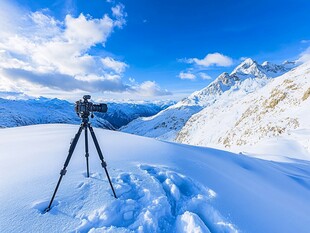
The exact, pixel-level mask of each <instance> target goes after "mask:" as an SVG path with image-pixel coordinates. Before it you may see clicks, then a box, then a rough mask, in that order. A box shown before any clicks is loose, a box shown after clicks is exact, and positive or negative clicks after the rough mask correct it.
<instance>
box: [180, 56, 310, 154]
mask: <svg viewBox="0 0 310 233" xmlns="http://www.w3.org/2000/svg"><path fill="white" fill-rule="evenodd" d="M263 65H264V64H263ZM265 65H267V64H265ZM268 67H270V66H269V65H268ZM234 88H236V87H234ZM236 89H237V88H236ZM238 89H239V91H232V92H226V93H224V94H223V95H222V98H221V99H219V100H218V101H217V102H216V103H215V104H213V105H212V106H209V107H207V108H205V109H203V110H202V111H200V112H199V113H197V114H195V115H193V116H192V117H191V118H190V119H189V120H188V121H187V123H186V124H185V126H184V127H183V128H182V130H181V131H180V132H179V134H178V136H177V138H176V141H177V142H181V143H187V144H191V145H200V146H211V147H218V148H226V149H230V150H233V151H244V152H249V153H252V154H253V153H254V154H255V153H265V154H268V153H269V155H270V156H276V155H278V154H277V153H278V152H277V153H273V152H272V151H273V150H277V148H278V147H279V142H280V141H281V140H282V141H285V142H286V144H287V146H286V147H284V148H283V149H282V152H283V153H282V154H285V155H286V156H289V157H292V156H295V157H298V158H300V159H302V158H303V159H309V158H310V121H309V116H310V98H309V95H310V62H308V63H305V64H303V65H301V66H298V67H296V68H295V69H293V70H291V71H289V72H287V73H285V74H284V75H282V76H279V77H277V78H275V79H273V80H272V81H270V82H269V83H268V84H267V85H266V86H264V87H262V88H260V89H257V90H256V91H254V92H252V93H250V94H247V95H245V94H244V93H243V92H240V89H242V87H239V88H238ZM280 144H281V143H280ZM254 145H255V146H254ZM281 146H283V145H282V144H281ZM297 150H298V151H301V153H299V155H297V153H296V151H297ZM266 151H268V153H267V152H266Z"/></svg>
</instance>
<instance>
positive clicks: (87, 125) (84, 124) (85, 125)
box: [45, 114, 117, 212]
mask: <svg viewBox="0 0 310 233" xmlns="http://www.w3.org/2000/svg"><path fill="white" fill-rule="evenodd" d="M88 117H89V114H85V115H83V116H82V123H81V126H80V128H79V130H78V132H77V133H76V135H75V137H74V139H73V141H72V142H71V145H70V148H69V153H68V156H67V159H66V161H65V164H64V167H63V169H62V170H60V177H59V180H58V183H57V185H56V188H55V191H54V193H53V196H52V199H51V201H50V203H49V205H48V207H47V208H46V209H45V212H48V211H49V210H50V209H51V205H52V203H53V201H54V198H55V196H56V193H57V190H58V187H59V185H60V182H61V180H62V177H63V176H64V175H65V174H66V172H67V166H68V164H69V162H70V159H71V157H72V154H73V151H74V149H75V146H76V144H77V142H78V140H79V138H80V135H81V133H82V130H83V129H84V131H85V157H86V167H87V177H89V164H88V157H89V153H88V134H87V129H89V131H90V134H91V136H92V138H93V141H94V143H95V147H96V149H97V152H98V155H99V158H100V160H101V166H102V167H103V168H104V171H105V174H106V175H107V178H108V180H109V183H110V186H111V189H112V191H113V195H114V197H115V198H117V197H116V194H115V191H114V188H113V185H112V182H111V179H110V176H109V173H108V170H107V163H106V162H105V161H104V158H103V155H102V152H101V149H100V147H99V143H98V140H97V138H96V135H95V132H94V130H93V127H92V126H91V124H90V123H89V119H88Z"/></svg>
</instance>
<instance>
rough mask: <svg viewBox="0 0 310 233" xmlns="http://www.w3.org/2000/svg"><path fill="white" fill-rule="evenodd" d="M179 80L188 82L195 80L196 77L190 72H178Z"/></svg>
mask: <svg viewBox="0 0 310 233" xmlns="http://www.w3.org/2000/svg"><path fill="white" fill-rule="evenodd" d="M179 78H180V79H190V80H194V79H195V78H196V76H195V75H194V74H192V73H190V72H183V71H182V72H180V74H179Z"/></svg>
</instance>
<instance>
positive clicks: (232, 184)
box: [0, 124, 310, 233]
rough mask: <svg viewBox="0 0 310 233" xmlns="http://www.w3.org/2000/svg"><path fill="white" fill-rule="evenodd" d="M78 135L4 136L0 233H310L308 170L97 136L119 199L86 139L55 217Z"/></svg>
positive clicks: (49, 129) (25, 130)
mask: <svg viewBox="0 0 310 233" xmlns="http://www.w3.org/2000/svg"><path fill="white" fill-rule="evenodd" d="M77 129H78V126H76V125H64V124H63V125H52V124H50V125H36V126H25V127H18V128H7V129H1V130H0V171H1V177H2V178H1V180H0V189H1V193H0V207H1V211H0V220H1V221H0V229H1V232H300V233H302V232H309V231H310V226H309V222H310V216H309V212H310V199H309V195H310V162H308V161H303V160H296V159H290V161H289V162H286V163H279V162H272V161H265V160H260V159H257V158H250V157H247V156H244V155H242V154H233V153H230V152H226V151H222V150H216V149H211V148H202V147H193V146H188V145H181V144H176V143H169V142H162V141H158V140H155V139H152V138H144V137H140V136H135V135H130V134H124V133H121V132H115V131H108V130H103V129H98V128H95V133H96V135H97V137H98V141H99V143H100V146H101V148H102V151H103V152H104V156H105V159H106V161H107V163H108V170H109V173H110V176H111V178H112V182H113V185H114V187H115V190H116V194H117V196H118V198H117V199H114V197H113V195H112V191H111V189H110V187H109V184H108V181H107V179H106V177H105V174H104V172H103V170H102V167H101V166H100V161H99V159H98V156H97V155H96V153H95V148H94V145H93V143H92V142H91V143H90V171H91V176H90V178H86V171H85V169H86V164H85V157H84V138H83V136H81V139H80V141H79V143H78V145H77V148H76V150H75V153H74V154H73V157H72V161H71V162H70V164H69V166H68V172H67V174H66V175H65V176H64V178H63V181H62V183H61V185H60V188H59V190H58V193H57V196H56V198H55V201H54V204H53V206H52V209H51V210H50V212H48V213H45V214H43V210H44V208H45V207H46V206H47V205H48V202H49V200H50V198H51V195H52V192H53V190H54V188H55V185H56V182H57V180H58V178H59V171H60V169H61V168H62V165H63V162H64V161H65V158H66V156H67V152H68V148H69V144H68V143H69V142H70V138H72V137H73V136H74V134H75V133H76V131H77Z"/></svg>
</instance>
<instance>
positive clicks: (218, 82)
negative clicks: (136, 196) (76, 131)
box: [120, 59, 294, 141]
mask: <svg viewBox="0 0 310 233" xmlns="http://www.w3.org/2000/svg"><path fill="white" fill-rule="evenodd" d="M293 66H294V63H291V62H285V63H283V64H282V65H275V64H271V63H270V62H264V63H263V64H262V65H260V64H258V63H257V62H255V61H253V60H252V59H246V60H245V61H243V62H242V63H241V64H240V65H239V66H237V67H236V68H235V69H234V70H233V71H232V72H231V74H228V73H223V74H221V75H220V76H219V77H217V78H216V79H215V80H214V81H213V82H212V83H210V85H208V86H207V87H206V88H204V89H202V90H200V91H196V92H194V93H193V94H191V95H190V96H189V97H187V98H185V99H183V100H181V101H180V102H178V103H176V104H175V105H172V106H170V107H169V108H167V109H165V110H163V111H161V112H159V113H158V114H157V115H155V116H152V117H144V118H138V119H136V120H134V121H132V122H130V123H129V124H128V125H126V126H124V127H122V128H121V129H120V130H121V131H123V132H127V133H132V134H137V135H141V136H147V137H154V138H159V139H164V140H169V141H173V140H175V139H176V137H177V134H178V132H179V131H180V130H181V129H182V128H183V126H184V125H185V123H186V122H187V121H188V119H189V118H190V117H191V116H192V115H194V114H195V113H197V112H199V111H201V110H202V109H203V108H207V107H209V106H212V105H213V104H214V103H216V102H217V101H218V100H219V99H222V98H223V97H222V95H223V93H226V92H231V91H233V89H235V88H233V87H238V86H245V87H246V89H244V90H243V91H245V92H247V93H250V92H253V91H255V90H257V89H259V88H261V87H263V86H265V85H266V84H267V83H268V82H269V81H270V79H271V78H274V77H277V76H279V75H281V74H284V73H285V72H287V71H289V70H290V69H291V68H292V67H293Z"/></svg>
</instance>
